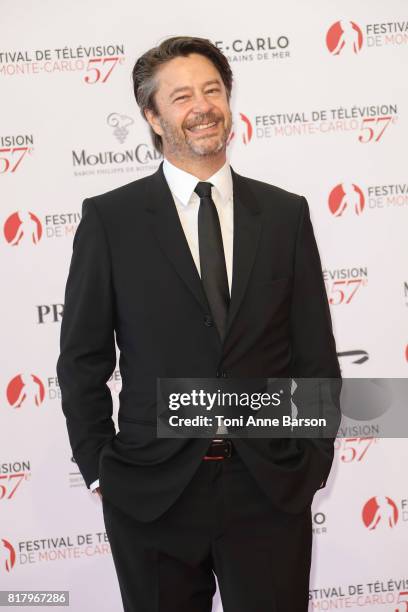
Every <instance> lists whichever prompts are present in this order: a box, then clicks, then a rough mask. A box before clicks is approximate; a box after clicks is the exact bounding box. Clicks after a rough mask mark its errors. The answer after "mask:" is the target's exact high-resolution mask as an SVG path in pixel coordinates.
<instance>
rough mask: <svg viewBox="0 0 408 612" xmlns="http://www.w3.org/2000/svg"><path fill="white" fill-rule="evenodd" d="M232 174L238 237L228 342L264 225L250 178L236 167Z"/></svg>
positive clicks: (234, 250) (235, 230) (235, 234)
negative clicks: (238, 172) (236, 169)
mask: <svg viewBox="0 0 408 612" xmlns="http://www.w3.org/2000/svg"><path fill="white" fill-rule="evenodd" d="M231 173H232V181H233V198H234V239H233V258H232V287H231V302H230V307H229V311H228V317H227V325H226V332H225V338H224V343H225V340H226V338H227V336H228V333H229V331H230V330H231V327H232V324H233V322H234V319H235V317H236V315H237V313H238V310H239V307H240V305H241V303H242V300H243V297H244V295H245V291H246V288H247V285H248V281H249V278H250V275H251V271H252V267H253V265H254V261H255V254H256V251H257V248H258V243H259V237H260V232H261V227H262V225H261V214H260V212H261V209H260V206H259V204H258V203H257V201H256V199H255V196H254V194H253V193H252V191H251V190H250V188H249V186H248V182H247V180H246V179H245V177H243V176H240V175H239V174H237V173H236V172H235V171H234V170H233V169H232V168H231Z"/></svg>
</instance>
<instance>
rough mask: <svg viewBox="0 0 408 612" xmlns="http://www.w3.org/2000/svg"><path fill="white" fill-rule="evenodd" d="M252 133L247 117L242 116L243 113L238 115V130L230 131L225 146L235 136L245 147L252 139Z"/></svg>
mask: <svg viewBox="0 0 408 612" xmlns="http://www.w3.org/2000/svg"><path fill="white" fill-rule="evenodd" d="M253 131H254V130H253V127H252V123H251V121H250V120H249V119H248V117H247V116H246V115H244V113H239V123H238V128H237V129H236V130H235V129H233V130H231V133H230V135H229V138H228V142H227V144H229V143H230V142H231V140H232V139H233V138H234V137H235V136H236V137H237V138H238V139H240V140H242V142H243V143H244V144H245V145H247V144H248V143H249V142H250V140H251V139H252V134H253Z"/></svg>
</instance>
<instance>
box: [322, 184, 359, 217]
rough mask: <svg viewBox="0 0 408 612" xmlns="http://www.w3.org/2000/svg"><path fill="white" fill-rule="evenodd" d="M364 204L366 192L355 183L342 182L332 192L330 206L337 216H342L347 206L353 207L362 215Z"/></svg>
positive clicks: (357, 213)
mask: <svg viewBox="0 0 408 612" xmlns="http://www.w3.org/2000/svg"><path fill="white" fill-rule="evenodd" d="M364 205H365V198H364V194H363V192H362V191H361V189H360V187H358V186H357V185H355V184H354V183H340V184H339V185H336V187H334V189H332V190H331V192H330V195H329V208H330V212H331V213H332V215H334V216H335V217H340V216H341V215H342V214H343V212H344V211H345V210H346V208H347V207H348V208H349V209H350V208H351V209H353V210H354V212H355V213H356V215H361V213H362V212H363V210H364Z"/></svg>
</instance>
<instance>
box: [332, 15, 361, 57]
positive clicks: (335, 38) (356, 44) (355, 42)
mask: <svg viewBox="0 0 408 612" xmlns="http://www.w3.org/2000/svg"><path fill="white" fill-rule="evenodd" d="M326 45H327V48H328V50H329V51H330V53H331V54H332V55H340V53H343V52H345V53H347V52H349V53H350V52H352V53H358V52H359V51H360V50H361V47H362V46H363V32H362V31H361V28H360V27H359V26H358V25H357V24H356V23H354V21H347V19H342V20H341V21H336V23H333V25H332V26H331V27H330V28H329V30H328V32H327V34H326Z"/></svg>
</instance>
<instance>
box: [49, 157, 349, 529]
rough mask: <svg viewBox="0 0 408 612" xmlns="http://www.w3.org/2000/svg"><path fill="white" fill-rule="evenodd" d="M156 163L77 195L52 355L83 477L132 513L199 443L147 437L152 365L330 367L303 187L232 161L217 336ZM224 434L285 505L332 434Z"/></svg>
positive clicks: (306, 492)
mask: <svg viewBox="0 0 408 612" xmlns="http://www.w3.org/2000/svg"><path fill="white" fill-rule="evenodd" d="M162 165H163V164H162V163H161V164H160V167H159V169H158V170H157V171H156V172H155V173H154V174H152V175H150V176H147V177H144V178H142V179H139V180H136V181H134V182H132V183H129V184H127V185H124V186H122V187H120V188H118V189H114V190H113V191H109V192H108V193H105V194H103V195H99V196H96V197H92V198H88V199H86V200H85V201H84V203H83V208H82V219H81V222H80V224H79V226H78V228H77V231H76V234H75V237H74V242H73V254H72V259H71V265H70V269H69V275H68V280H67V284H66V291H65V308H64V314H63V320H62V325H61V339H60V355H59V359H58V363H57V374H58V379H59V385H60V388H61V394H62V410H63V412H64V414H65V416H66V422H67V428H68V434H69V440H70V444H71V447H72V452H73V456H74V458H75V460H76V462H77V464H78V467H79V469H80V471H81V473H82V475H83V477H84V479H85V482H86V484H87V486H88V487H89V485H90V483H91V482H92V481H94V480H96V479H97V478H98V477H99V479H100V487H101V492H102V495H103V496H104V497H106V498H107V499H108V500H109V501H110V502H111V503H113V504H115V505H116V506H118V507H120V508H121V509H122V510H123V511H124V512H126V513H127V514H129V515H131V516H133V517H134V518H136V519H138V520H140V521H145V522H148V521H152V520H154V519H155V518H157V517H159V516H160V515H161V514H162V513H163V512H164V511H165V510H166V509H167V508H169V507H170V506H171V504H172V503H173V502H174V501H175V500H176V498H177V497H178V496H179V495H180V493H181V492H182V491H183V489H184V487H185V486H186V485H187V484H188V482H189V480H190V479H191V477H192V476H193V474H194V472H195V470H196V469H197V468H198V466H199V464H200V462H201V460H202V457H203V455H205V451H206V449H207V448H208V444H209V439H205V438H189V439H181V438H174V439H171V438H158V437H157V436H156V404H155V401H156V379H157V377H163V378H171V377H174V378H177V377H184V378H189V377H191V378H211V377H215V376H220V375H221V376H222V375H223V376H227V377H237V378H240V377H248V378H251V377H305V378H307V377H338V378H340V370H339V364H338V360H337V355H336V347H335V340H334V337H333V333H332V325H331V318H330V312H329V306H328V302H327V297H326V292H325V287H324V282H323V278H322V269H321V263H320V258H319V253H318V249H317V246H316V242H315V238H314V234H313V229H312V225H311V222H310V217H309V209H308V204H307V202H306V199H305V198H304V197H301V196H298V195H295V194H292V193H289V192H287V191H285V190H283V189H280V188H278V187H275V186H272V185H269V184H267V183H264V182H261V181H257V180H253V179H250V178H246V177H243V176H241V175H239V174H237V173H236V172H235V171H234V170H233V169H232V178H233V197H234V241H233V278H232V290H231V303H230V309H229V314H228V321H227V332H226V336H225V338H224V341H223V342H221V340H220V337H219V335H218V332H217V329H216V327H215V326H214V325H211V324H209V323H211V318H209V316H210V310H209V306H208V304H207V300H206V297H205V293H204V291H203V288H202V284H201V280H200V276H199V274H198V271H197V269H196V267H195V264H194V261H193V258H192V256H191V253H190V250H189V247H188V243H187V241H186V238H185V235H184V232H183V229H182V226H181V224H180V221H179V217H178V213H177V209H176V207H175V204H174V200H173V197H172V194H171V192H170V189H169V187H168V184H167V182H166V179H165V177H164V174H163V169H162ZM114 334H116V341H117V344H118V347H119V350H120V360H119V366H120V371H121V376H122V390H121V392H120V396H119V400H120V407H119V414H118V424H119V430H120V431H119V432H118V433H116V432H115V427H114V423H113V421H112V418H111V417H112V398H111V393H110V390H109V388H108V386H107V385H106V382H107V380H108V379H109V377H110V375H111V373H112V371H113V370H114V368H115V365H116V355H115V338H114ZM234 443H235V446H236V448H237V451H238V452H239V454H240V456H241V458H242V460H243V461H244V462H245V463H246V464H247V466H248V468H249V469H250V470H251V472H252V473H253V476H254V477H255V479H256V480H257V482H258V483H259V485H260V486H261V488H262V489H263V490H264V491H265V492H266V493H267V495H268V496H269V497H270V499H271V500H272V502H273V503H274V504H275V505H276V507H279V508H281V509H282V510H285V511H288V512H290V513H297V512H301V511H302V510H304V509H305V508H306V507H307V506H308V504H310V503H311V501H312V499H313V495H314V493H315V492H316V490H317V489H319V488H321V486H324V484H325V480H326V478H327V476H328V474H329V471H330V468H331V464H332V460H333V439H318V440H309V439H298V440H296V439H287V438H282V439H272V438H271V439H266V438H265V439H264V438H262V439H259V438H258V439H253V438H244V437H242V438H236V439H234ZM322 483H323V484H322Z"/></svg>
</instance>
